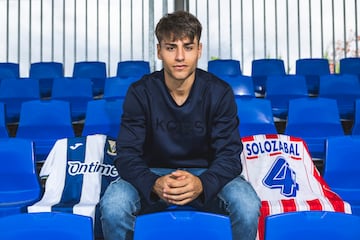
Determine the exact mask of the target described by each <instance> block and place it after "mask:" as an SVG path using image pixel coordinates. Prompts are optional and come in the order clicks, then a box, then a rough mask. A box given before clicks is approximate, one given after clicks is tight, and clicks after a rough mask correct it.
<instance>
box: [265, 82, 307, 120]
mask: <svg viewBox="0 0 360 240" xmlns="http://www.w3.org/2000/svg"><path fill="white" fill-rule="evenodd" d="M307 96H308V90H307V86H306V80H305V77H304V76H297V75H286V76H271V77H268V78H267V81H266V93H265V98H266V99H268V100H270V102H271V107H272V112H273V115H274V117H276V118H279V119H281V120H286V119H287V115H288V110H289V101H290V100H291V99H296V98H304V97H307Z"/></svg>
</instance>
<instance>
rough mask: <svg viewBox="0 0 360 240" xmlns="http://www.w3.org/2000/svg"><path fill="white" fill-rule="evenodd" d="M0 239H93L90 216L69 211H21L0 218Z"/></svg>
mask: <svg viewBox="0 0 360 240" xmlns="http://www.w3.org/2000/svg"><path fill="white" fill-rule="evenodd" d="M0 239H4V240H5V239H6V240H18V239H37V240H45V239H53V240H64V239H66V240H93V239H94V236H93V226H92V221H91V218H90V217H86V216H80V215H75V214H71V213H59V212H56V213H55V212H41V213H23V214H15V215H12V216H7V217H3V218H0Z"/></svg>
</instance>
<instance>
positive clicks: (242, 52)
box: [0, 0, 359, 77]
mask: <svg viewBox="0 0 360 240" xmlns="http://www.w3.org/2000/svg"><path fill="white" fill-rule="evenodd" d="M181 2H183V3H185V5H186V6H184V8H185V9H187V10H189V11H190V12H191V13H193V14H195V15H196V16H198V18H199V19H200V21H201V22H202V24H203V28H204V30H203V35H202V42H203V45H204V48H203V56H202V58H201V61H200V62H199V67H201V68H204V69H206V68H207V62H208V60H210V59H214V58H233V59H238V60H240V62H241V66H242V69H243V72H244V74H247V75H250V74H251V61H252V60H253V59H258V58H281V59H283V60H284V62H285V65H286V67H287V70H288V72H289V73H294V72H295V60H296V59H298V58H311V57H326V58H328V59H329V61H330V62H331V63H334V66H335V68H334V69H335V70H336V63H337V62H338V60H339V59H340V58H342V57H349V56H359V36H358V35H359V34H358V14H359V11H358V2H357V0H308V1H306V0H301V1H300V0H191V1H181ZM176 3H177V4H176ZM178 3H179V1H176V0H175V1H167V0H121V1H118V0H101V1H100V0H0V62H17V63H20V71H21V76H23V77H26V76H28V70H29V66H30V63H32V62H38V61H58V62H62V63H64V66H65V75H71V74H72V69H73V64H74V62H76V61H94V60H95V61H104V62H106V64H107V67H108V75H109V76H114V75H115V73H116V67H117V63H118V61H122V60H130V59H143V60H147V61H149V62H150V63H151V67H152V69H160V68H161V62H160V61H159V60H157V56H156V50H155V46H156V39H155V36H154V28H155V25H156V23H157V21H158V20H159V19H160V18H161V16H162V15H163V14H164V13H166V12H172V11H174V9H175V8H177V7H178Z"/></svg>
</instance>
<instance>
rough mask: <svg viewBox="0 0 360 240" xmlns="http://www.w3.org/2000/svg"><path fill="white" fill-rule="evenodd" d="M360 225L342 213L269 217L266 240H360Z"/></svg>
mask: <svg viewBox="0 0 360 240" xmlns="http://www.w3.org/2000/svg"><path fill="white" fill-rule="evenodd" d="M359 225H360V217H359V216H355V215H352V214H347V213H342V212H328V211H300V212H287V213H281V214H275V215H270V216H268V217H266V219H265V239H266V240H288V239H291V240H303V239H309V240H315V239H343V240H352V239H360V228H359V227H358V226H359Z"/></svg>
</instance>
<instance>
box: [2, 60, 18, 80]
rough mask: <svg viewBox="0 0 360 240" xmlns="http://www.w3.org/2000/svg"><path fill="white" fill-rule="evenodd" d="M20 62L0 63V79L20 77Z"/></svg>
mask: <svg viewBox="0 0 360 240" xmlns="http://www.w3.org/2000/svg"><path fill="white" fill-rule="evenodd" d="M19 77H20V71H19V64H18V63H12V62H2V63H0V79H3V78H19Z"/></svg>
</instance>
